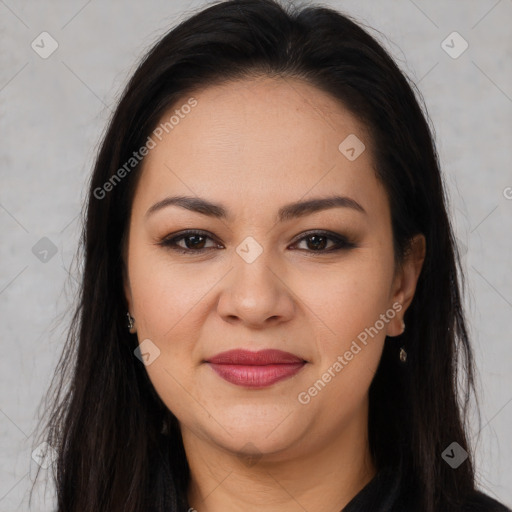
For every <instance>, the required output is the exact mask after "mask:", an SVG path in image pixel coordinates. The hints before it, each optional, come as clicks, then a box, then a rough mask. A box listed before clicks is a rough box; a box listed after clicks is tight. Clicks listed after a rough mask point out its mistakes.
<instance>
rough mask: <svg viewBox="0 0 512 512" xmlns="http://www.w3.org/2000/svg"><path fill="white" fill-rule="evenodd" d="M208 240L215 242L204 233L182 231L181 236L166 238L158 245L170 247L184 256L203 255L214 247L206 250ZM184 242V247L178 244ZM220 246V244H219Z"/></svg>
mask: <svg viewBox="0 0 512 512" xmlns="http://www.w3.org/2000/svg"><path fill="white" fill-rule="evenodd" d="M206 239H210V240H213V239H212V238H211V237H210V236H208V235H207V234H206V233H204V232H203V231H194V230H189V231H182V232H181V233H180V234H179V235H177V236H175V237H172V238H165V239H163V240H162V241H160V242H159V243H158V245H161V246H163V247H168V248H169V249H171V250H173V251H177V252H180V253H183V254H192V253H201V252H204V251H206V250H208V249H211V248H212V247H206V248H205V242H206ZM182 240H183V241H184V245H185V246H183V245H178V242H180V241H182ZM217 246H218V244H217Z"/></svg>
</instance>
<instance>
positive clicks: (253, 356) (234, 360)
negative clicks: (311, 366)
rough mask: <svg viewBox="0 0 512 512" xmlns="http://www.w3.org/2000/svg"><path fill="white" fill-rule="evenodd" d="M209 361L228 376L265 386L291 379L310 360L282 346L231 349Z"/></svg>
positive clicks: (251, 385)
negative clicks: (263, 348)
mask: <svg viewBox="0 0 512 512" xmlns="http://www.w3.org/2000/svg"><path fill="white" fill-rule="evenodd" d="M205 362H206V363H208V365H209V366H210V367H211V368H212V370H214V371H215V372H216V373H217V375H219V376H220V377H221V378H223V379H224V380H226V381H228V382H230V383H232V384H235V385H237V386H243V387H247V388H265V387H268V386H271V385H272V384H275V383H276V382H279V381H281V380H284V379H288V378H290V377H292V376H293V375H295V374H297V373H298V372H299V371H300V370H301V369H302V368H304V366H305V365H306V363H307V361H305V360H304V359H302V358H300V357H298V356H295V355H294V354H290V353H289V352H283V351H281V350H260V351H258V352H251V351H249V350H229V351H228V352H222V353H221V354H217V355H216V356H214V357H212V358H210V359H208V360H207V361H205Z"/></svg>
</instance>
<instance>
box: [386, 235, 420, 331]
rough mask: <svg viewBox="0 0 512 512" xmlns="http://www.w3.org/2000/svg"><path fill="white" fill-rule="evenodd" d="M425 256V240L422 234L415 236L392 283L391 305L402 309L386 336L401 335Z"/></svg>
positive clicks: (392, 321) (391, 323) (390, 324)
mask: <svg viewBox="0 0 512 512" xmlns="http://www.w3.org/2000/svg"><path fill="white" fill-rule="evenodd" d="M425 254H426V239H425V236H424V235H423V234H421V233H420V234H417V235H416V236H414V237H413V238H412V239H411V242H410V245H409V248H408V250H407V251H406V254H405V256H404V261H403V264H402V266H401V267H400V268H399V270H398V271H397V275H396V276H395V279H394V282H393V290H392V294H391V296H392V304H394V303H397V302H398V303H399V304H401V305H402V309H400V311H399V312H397V315H396V316H395V318H393V320H391V321H390V322H389V324H388V329H387V333H386V334H387V335H388V336H398V335H400V334H402V332H403V328H402V322H403V318H404V315H405V312H406V311H407V309H408V307H409V306H410V304H411V302H412V299H413V298H414V292H415V291H416V284H417V282H418V278H419V276H420V273H421V269H422V268H423V262H424V261H425Z"/></svg>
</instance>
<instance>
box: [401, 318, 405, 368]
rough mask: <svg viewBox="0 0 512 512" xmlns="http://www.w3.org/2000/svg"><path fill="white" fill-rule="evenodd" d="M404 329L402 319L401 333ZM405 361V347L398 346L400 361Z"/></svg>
mask: <svg viewBox="0 0 512 512" xmlns="http://www.w3.org/2000/svg"><path fill="white" fill-rule="evenodd" d="M404 331H405V322H404V321H403V320H402V332H401V333H400V334H402V333H403V332H404ZM406 361H407V352H406V351H405V348H404V347H403V346H402V347H401V348H400V362H401V363H405V362H406Z"/></svg>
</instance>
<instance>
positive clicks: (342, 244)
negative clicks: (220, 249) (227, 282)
mask: <svg viewBox="0 0 512 512" xmlns="http://www.w3.org/2000/svg"><path fill="white" fill-rule="evenodd" d="M195 235H199V236H202V237H206V238H209V239H211V240H213V238H212V237H211V236H209V234H208V233H206V232H204V231H195V230H187V231H182V232H181V233H179V234H178V235H176V236H173V237H171V238H164V239H163V240H161V241H160V242H158V245H160V246H162V247H165V248H167V249H170V250H172V251H176V252H178V253H181V254H187V255H191V256H194V255H197V254H201V253H204V252H206V251H209V250H211V249H215V247H207V248H204V247H203V248H202V249H185V248H183V247H179V246H177V245H176V242H178V241H179V240H183V239H186V238H189V237H191V236H195ZM315 235H316V236H321V237H325V238H328V239H329V240H332V241H334V242H335V243H336V246H335V248H334V249H332V248H331V249H323V250H322V249H321V250H317V251H314V250H311V249H299V250H301V251H304V250H305V251H306V252H309V253H311V255H313V256H321V255H324V254H330V253H333V252H338V251H341V250H348V249H352V248H354V247H356V244H355V243H353V242H351V241H350V240H348V239H347V238H345V237H344V236H342V235H336V234H334V233H331V232H329V231H308V232H306V233H305V234H304V236H302V238H299V239H298V240H296V241H295V242H294V244H298V243H300V242H302V241H304V240H307V239H308V238H310V237H312V236H315Z"/></svg>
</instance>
